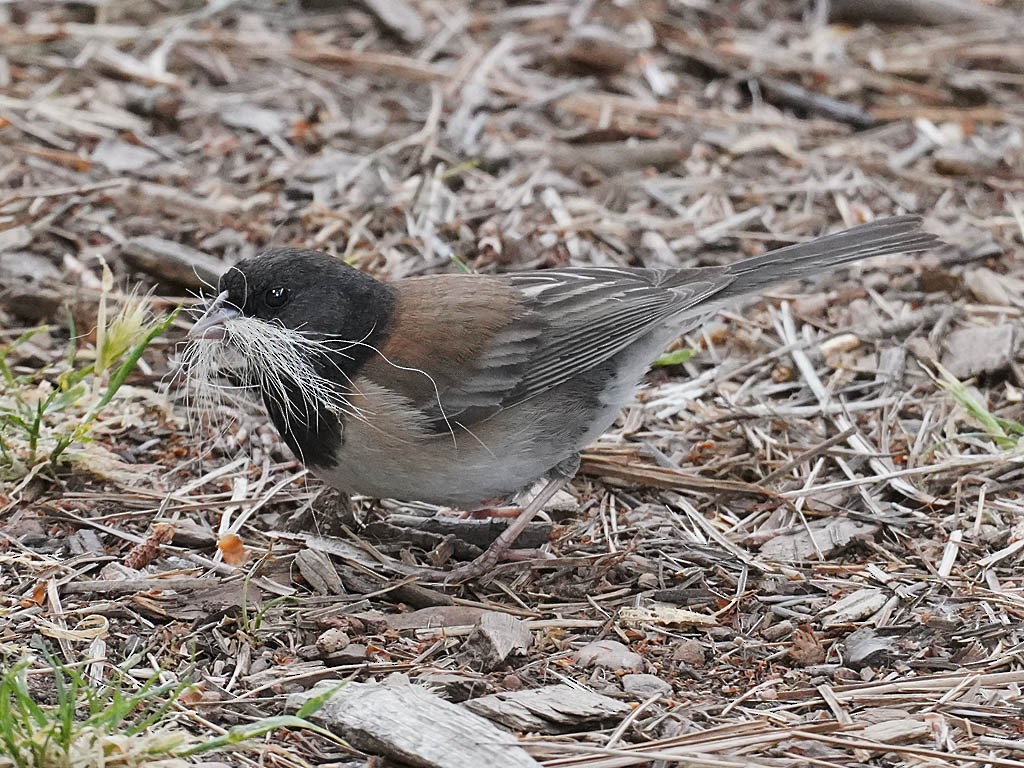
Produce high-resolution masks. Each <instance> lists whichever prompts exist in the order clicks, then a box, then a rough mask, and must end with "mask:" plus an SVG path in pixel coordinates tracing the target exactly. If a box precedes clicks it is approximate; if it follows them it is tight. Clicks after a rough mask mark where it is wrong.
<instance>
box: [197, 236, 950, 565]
mask: <svg viewBox="0 0 1024 768" xmlns="http://www.w3.org/2000/svg"><path fill="white" fill-rule="evenodd" d="M937 243H938V240H937V239H936V238H935V237H934V236H933V235H930V234H928V233H926V232H924V231H922V230H921V229H920V220H919V219H918V217H916V216H899V217H896V218H891V219H884V220H881V221H876V222H873V223H870V224H865V225H862V226H858V227H854V228H853V229H849V230H847V231H845V232H839V233H837V234H833V235H828V236H825V237H821V238H819V239H816V240H812V241H810V242H806V243H800V244H798V245H791V246H787V247H785V248H780V249H778V250H775V251H771V252H770V253H766V254H764V255H762V256H756V257H754V258H751V259H746V260H743V261H739V262H736V263H735V264H731V265H729V266H725V267H705V268H695V269H670V270H655V269H639V268H637V269H634V268H625V267H622V268H618V267H615V268H608V267H579V268H569V269H551V270H544V271H537V272H522V273H513V274H504V275H487V276H484V275H434V276H427V277H414V278H407V279H404V280H399V281H397V282H393V283H385V282H380V281H379V280H376V279H374V278H372V277H370V276H369V275H367V274H365V273H363V272H360V271H358V270H356V269H353V268H351V267H349V266H346V265H345V264H344V263H342V262H341V261H339V260H338V259H335V258H332V257H330V256H327V255H325V254H322V253H317V252H315V251H307V250H295V249H289V248H282V249H275V250H271V251H267V252H266V253H264V254H262V255H260V256H257V257H255V258H252V259H246V260H244V261H242V262H240V263H238V264H237V265H235V266H234V267H232V268H230V269H229V270H228V271H227V272H225V273H224V274H223V275H222V276H221V278H220V284H219V286H218V291H219V295H218V296H217V297H216V298H215V299H214V300H213V301H212V303H211V304H210V305H209V307H208V308H207V310H206V314H205V315H203V317H202V318H201V319H200V320H199V321H198V322H196V324H195V325H194V326H193V327H192V329H191V331H190V333H189V336H190V337H191V338H192V339H193V340H195V345H196V347H197V349H196V350H195V351H194V355H195V356H197V357H198V358H200V359H204V360H206V361H208V362H212V366H211V367H214V368H219V369H221V370H227V371H230V372H231V373H232V375H233V376H234V377H236V380H239V381H241V383H242V384H243V385H244V386H246V387H251V388H253V389H254V390H255V391H257V392H258V393H259V394H260V396H261V397H262V399H263V403H264V404H265V406H266V408H267V411H268V412H269V414H270V417H271V419H272V420H273V422H274V424H275V426H276V427H277V429H278V431H279V432H280V433H281V435H282V437H283V438H284V439H285V441H287V443H288V445H289V446H290V447H291V449H292V450H293V451H294V452H295V454H296V455H297V456H298V457H299V458H300V459H301V460H302V461H303V462H304V463H305V464H306V465H307V466H308V467H310V468H311V469H312V470H313V471H314V472H315V473H316V474H317V475H319V476H320V477H321V478H323V480H325V481H326V482H327V483H329V484H330V485H332V486H334V487H336V488H338V489H340V490H342V491H345V492H347V493H359V494H366V495H369V496H374V497H386V498H396V499H402V500H420V501H427V502H433V503H436V504H444V505H450V506H455V507H461V508H464V509H474V508H480V507H481V506H482V505H487V504H494V503H497V502H498V501H500V500H504V499H507V498H509V497H510V496H512V495H513V494H516V493H518V492H520V491H523V490H525V489H528V488H529V487H530V486H531V485H532V484H533V483H534V482H535V481H537V480H538V479H540V478H543V477H547V478H548V479H549V482H548V483H547V484H546V485H545V486H544V489H543V490H542V491H541V492H540V493H539V494H538V495H537V496H535V497H534V498H533V499H532V500H531V502H530V504H529V505H527V507H526V508H525V509H524V511H523V513H522V514H521V515H520V516H519V518H518V519H517V520H516V521H515V523H513V525H511V526H510V527H509V528H508V529H507V530H506V531H505V533H504V534H503V535H502V536H501V537H500V538H499V539H498V540H497V541H496V542H495V543H494V544H493V545H492V546H491V547H490V548H489V549H488V550H487V552H486V553H484V555H482V556H481V557H480V558H478V559H477V561H475V562H474V563H472V564H470V565H469V566H464V567H463V568H462V569H460V570H458V571H456V573H455V576H456V577H465V576H472V575H477V574H479V573H482V572H483V571H484V570H486V569H489V568H490V567H492V566H493V565H494V564H495V563H496V562H497V561H498V559H499V558H500V557H501V556H502V555H503V554H504V553H505V552H506V551H507V550H508V548H509V546H510V545H511V543H512V542H513V541H514V540H515V538H516V537H517V536H518V534H519V533H520V532H521V531H522V529H523V528H525V526H526V525H527V523H528V522H529V520H530V518H531V517H532V516H533V515H534V514H536V512H537V511H538V510H539V509H540V508H541V507H542V506H543V504H544V503H545V502H546V501H547V500H548V499H549V498H550V497H551V496H552V495H553V494H554V493H555V492H556V491H557V490H558V489H559V488H560V487H561V486H562V485H563V484H564V483H565V482H566V480H567V479H568V478H570V477H571V476H572V475H573V473H574V472H575V471H576V468H577V466H578V463H579V451H580V450H582V449H583V448H584V447H586V446H587V444H589V443H590V442H591V441H593V440H594V439H595V438H597V437H598V436H599V435H600V434H601V433H602V432H604V431H605V430H606V429H608V427H609V426H610V425H611V424H612V422H613V421H614V420H615V417H616V414H618V412H619V410H620V409H621V408H622V407H623V405H624V404H625V403H626V402H627V401H628V400H629V399H630V397H631V396H632V394H633V391H634V389H635V388H636V386H637V384H638V383H639V381H640V379H641V377H642V376H643V375H644V372H645V371H646V370H647V368H648V366H649V364H650V363H651V361H652V360H653V359H654V358H655V357H657V355H658V354H659V353H660V352H661V351H662V350H663V349H664V348H665V346H666V345H668V343H669V342H671V341H672V340H673V339H675V338H676V337H677V336H679V335H680V334H682V333H685V332H687V331H690V330H693V329H694V328H696V327H698V326H699V325H700V324H701V323H703V322H704V321H705V320H706V319H708V317H710V316H711V315H712V314H713V313H714V312H715V310H716V309H717V308H719V307H721V306H722V305H725V304H728V303H730V302H732V301H734V300H736V299H738V298H740V297H742V296H745V295H747V294H753V293H757V292H759V291H761V290H763V289H764V288H767V287H768V286H771V285H773V284H776V283H782V282H785V281H788V280H795V279H798V278H802V277H806V276H808V275H813V274H815V273H818V272H824V271H827V270H829V269H833V268H835V267H837V266H838V265H841V264H845V263H847V262H851V261H856V260H858V259H864V258H867V257H870V256H880V255H883V254H891V253H898V252H913V251H921V250H924V249H927V248H930V247H932V246H934V245H936V244H937Z"/></svg>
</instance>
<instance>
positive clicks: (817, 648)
mask: <svg viewBox="0 0 1024 768" xmlns="http://www.w3.org/2000/svg"><path fill="white" fill-rule="evenodd" d="M789 658H790V659H791V660H792V661H793V663H794V664H798V665H800V666H801V667H809V666H812V665H814V664H821V663H822V662H823V661H824V660H825V648H824V647H823V646H822V644H821V640H819V639H818V636H817V635H815V634H814V629H813V628H812V627H811V625H810V624H801V625H800V626H799V627H797V628H796V629H794V630H793V637H792V639H791V645H790V647H789Z"/></svg>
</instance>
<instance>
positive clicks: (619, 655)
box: [576, 640, 644, 672]
mask: <svg viewBox="0 0 1024 768" xmlns="http://www.w3.org/2000/svg"><path fill="white" fill-rule="evenodd" d="M576 662H577V663H578V664H580V665H582V666H584V667H604V668H605V669H611V670H614V671H621V670H625V671H627V672H639V671H640V670H642V669H643V668H644V660H643V657H641V656H640V654H638V653H634V652H633V651H631V650H629V648H627V647H626V646H624V645H623V644H622V643H620V642H618V641H617V640H595V641H594V642H592V643H588V644H587V645H585V646H583V647H582V648H580V649H579V650H578V651H576Z"/></svg>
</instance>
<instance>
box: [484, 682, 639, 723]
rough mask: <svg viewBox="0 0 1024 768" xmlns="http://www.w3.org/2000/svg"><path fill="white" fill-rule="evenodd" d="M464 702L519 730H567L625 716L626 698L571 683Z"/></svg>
mask: <svg viewBox="0 0 1024 768" xmlns="http://www.w3.org/2000/svg"><path fill="white" fill-rule="evenodd" d="M465 706H466V707H467V708H469V709H470V710H472V711H473V712H476V713H477V714H480V715H483V716H484V717H486V718H488V719H490V720H494V721H496V722H498V723H501V724H502V725H504V726H506V727H508V728H512V729H514V730H517V731H539V732H541V733H565V732H567V731H571V730H575V729H576V728H578V727H579V726H580V725H582V724H585V723H590V724H600V723H605V722H608V721H610V720H615V719H617V718H620V717H624V716H625V715H626V714H628V713H629V711H630V706H629V705H628V704H626V703H625V702H622V701H618V700H617V699H612V698H610V697H608V696H602V695H601V694H599V693H594V692H592V691H586V690H582V689H579V688H574V687H572V686H569V685H549V686H547V687H544V688H538V689H536V690H531V691H514V692H511V693H495V694H491V695H490V696H481V697H480V698H479V699H472V700H471V701H468V702H466V704H465Z"/></svg>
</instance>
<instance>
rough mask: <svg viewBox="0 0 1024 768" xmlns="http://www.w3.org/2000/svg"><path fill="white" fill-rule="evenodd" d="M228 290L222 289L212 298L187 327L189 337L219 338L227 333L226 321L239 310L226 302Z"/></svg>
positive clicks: (233, 317) (238, 312)
mask: <svg viewBox="0 0 1024 768" xmlns="http://www.w3.org/2000/svg"><path fill="white" fill-rule="evenodd" d="M227 298H228V292H227V291H224V292H223V293H222V294H220V295H219V296H218V297H217V298H216V299H214V300H213V304H211V305H210V306H209V307H208V308H207V310H206V312H205V313H204V314H203V316H202V317H201V318H199V319H198V320H197V321H196V324H195V325H193V326H192V327H191V328H189V331H188V337H189V338H190V339H214V340H220V339H223V338H224V337H225V336H227V335H228V329H227V327H226V323H227V322H228V321H230V320H234V319H235V318H236V317H238V316H239V315H240V314H241V312H240V311H239V309H238V307H236V306H234V305H232V304H228V303H227Z"/></svg>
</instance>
